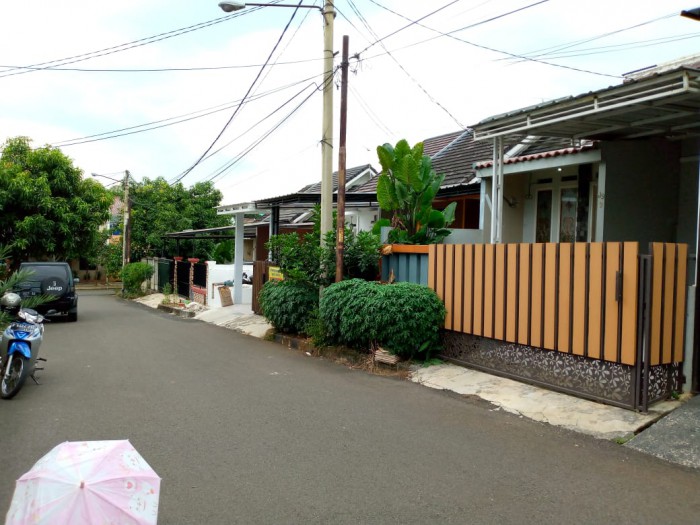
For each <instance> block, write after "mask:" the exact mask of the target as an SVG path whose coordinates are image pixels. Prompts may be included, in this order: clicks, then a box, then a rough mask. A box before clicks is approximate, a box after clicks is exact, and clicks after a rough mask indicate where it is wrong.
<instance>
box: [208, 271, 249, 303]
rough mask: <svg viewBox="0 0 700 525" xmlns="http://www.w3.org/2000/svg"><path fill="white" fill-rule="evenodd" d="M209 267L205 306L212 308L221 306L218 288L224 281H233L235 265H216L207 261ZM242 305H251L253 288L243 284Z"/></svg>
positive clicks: (232, 294)
mask: <svg viewBox="0 0 700 525" xmlns="http://www.w3.org/2000/svg"><path fill="white" fill-rule="evenodd" d="M207 266H208V267H209V280H208V282H207V304H208V305H209V306H211V307H213V308H218V307H220V306H221V297H220V295H219V287H220V286H222V285H223V283H224V282H226V281H233V274H234V268H235V265H233V264H216V262H215V261H207ZM233 291H234V290H233V287H231V297H233V296H234V293H233ZM242 291H243V301H242V304H252V302H253V286H252V285H250V284H244V285H243V288H242Z"/></svg>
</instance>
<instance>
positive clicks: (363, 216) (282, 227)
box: [254, 164, 380, 260]
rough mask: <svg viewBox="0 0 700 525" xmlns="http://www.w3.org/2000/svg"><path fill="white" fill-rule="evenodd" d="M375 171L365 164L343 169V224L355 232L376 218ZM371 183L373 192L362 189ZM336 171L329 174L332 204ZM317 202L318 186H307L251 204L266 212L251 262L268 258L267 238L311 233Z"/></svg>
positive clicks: (257, 232) (259, 227) (319, 199)
mask: <svg viewBox="0 0 700 525" xmlns="http://www.w3.org/2000/svg"><path fill="white" fill-rule="evenodd" d="M377 175H378V173H377V171H376V170H375V169H374V168H373V167H372V166H371V165H370V164H365V165H362V166H356V167H353V168H349V169H347V170H346V179H345V180H346V182H345V223H346V224H347V225H348V226H352V227H353V228H354V229H355V230H356V231H360V230H364V231H366V230H371V229H372V226H373V225H374V223H375V222H376V221H377V219H378V218H379V213H380V211H379V204H378V203H377V196H376V178H377ZM372 183H374V189H373V190H368V191H365V189H364V187H365V186H366V185H368V184H372ZM337 191H338V172H334V173H333V194H334V201H335V200H336V199H337ZM320 202H321V183H320V182H318V183H315V184H310V185H308V186H305V187H303V188H301V189H300V190H299V191H297V192H296V193H291V194H288V195H280V196H276V197H269V198H265V199H259V200H257V201H255V203H254V205H255V207H256V208H257V209H259V210H269V213H267V214H266V216H265V217H263V218H262V219H261V220H259V221H258V222H256V223H255V224H254V226H255V228H256V235H255V238H256V241H255V260H265V259H267V257H268V253H267V249H266V248H265V243H267V241H268V239H269V238H270V235H271V234H272V235H275V234H279V233H294V232H296V233H306V232H309V231H311V228H312V224H311V212H312V209H313V207H314V206H315V205H316V204H320Z"/></svg>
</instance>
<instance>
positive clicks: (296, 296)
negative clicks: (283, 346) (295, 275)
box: [258, 281, 318, 334]
mask: <svg viewBox="0 0 700 525" xmlns="http://www.w3.org/2000/svg"><path fill="white" fill-rule="evenodd" d="M258 298H259V300H260V308H261V310H262V314H263V315H264V316H265V317H266V318H267V320H268V321H270V323H272V326H274V327H275V329H276V330H278V331H280V332H284V333H288V334H303V333H306V324H307V323H308V322H309V320H310V319H311V318H312V314H313V311H314V310H316V309H317V308H318V288H317V287H316V286H313V285H311V284H309V283H305V282H302V281H268V282H266V283H265V284H264V286H263V287H262V289H261V290H260V294H259V295H258Z"/></svg>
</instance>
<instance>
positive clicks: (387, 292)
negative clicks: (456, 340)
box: [319, 279, 445, 358]
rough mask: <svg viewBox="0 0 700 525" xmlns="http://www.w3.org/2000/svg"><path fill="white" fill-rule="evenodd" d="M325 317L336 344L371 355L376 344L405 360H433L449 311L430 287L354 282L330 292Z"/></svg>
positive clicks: (324, 304) (323, 304)
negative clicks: (370, 352) (432, 356)
mask: <svg viewBox="0 0 700 525" xmlns="http://www.w3.org/2000/svg"><path fill="white" fill-rule="evenodd" d="M319 317H320V319H321V320H322V322H323V324H324V326H325V329H326V335H327V337H328V339H329V340H330V341H332V342H334V343H336V344H343V345H347V346H351V347H354V348H361V349H367V348H369V347H370V346H371V345H372V344H375V343H376V344H379V345H382V346H384V347H385V348H386V349H387V350H389V351H391V352H392V353H394V354H397V355H400V356H402V357H407V358H414V357H419V358H429V357H430V353H431V352H432V351H433V350H436V349H437V348H439V345H440V328H441V327H442V325H443V322H444V320H445V307H444V306H443V304H442V302H441V301H440V299H439V298H438V297H437V295H436V294H435V293H434V292H433V291H432V290H430V289H429V288H427V287H425V286H420V285H417V284H411V283H397V284H392V285H384V284H380V283H377V282H367V281H362V280H360V279H351V280H348V281H342V282H340V283H336V284H333V285H331V286H329V287H328V288H327V289H326V290H325V291H324V294H323V298H322V299H321V302H320V307H319Z"/></svg>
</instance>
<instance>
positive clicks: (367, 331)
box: [319, 279, 377, 349]
mask: <svg viewBox="0 0 700 525" xmlns="http://www.w3.org/2000/svg"><path fill="white" fill-rule="evenodd" d="M376 289H377V287H376V286H375V283H373V282H369V281H364V280H362V279H349V280H347V281H340V282H339V283H335V284H332V285H331V286H329V287H328V288H326V289H325V290H324V291H323V297H322V298H321V302H320V306H319V318H320V319H321V321H322V322H323V325H324V327H325V329H326V337H327V339H328V340H329V341H331V342H333V343H335V344H342V345H346V346H350V347H353V348H365V349H366V348H369V347H370V345H371V344H372V341H374V340H375V339H376V335H377V334H376V329H375V324H374V322H373V319H372V317H373V315H372V312H369V310H370V309H371V308H374V307H376V301H375V300H374V297H375V296H376Z"/></svg>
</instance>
